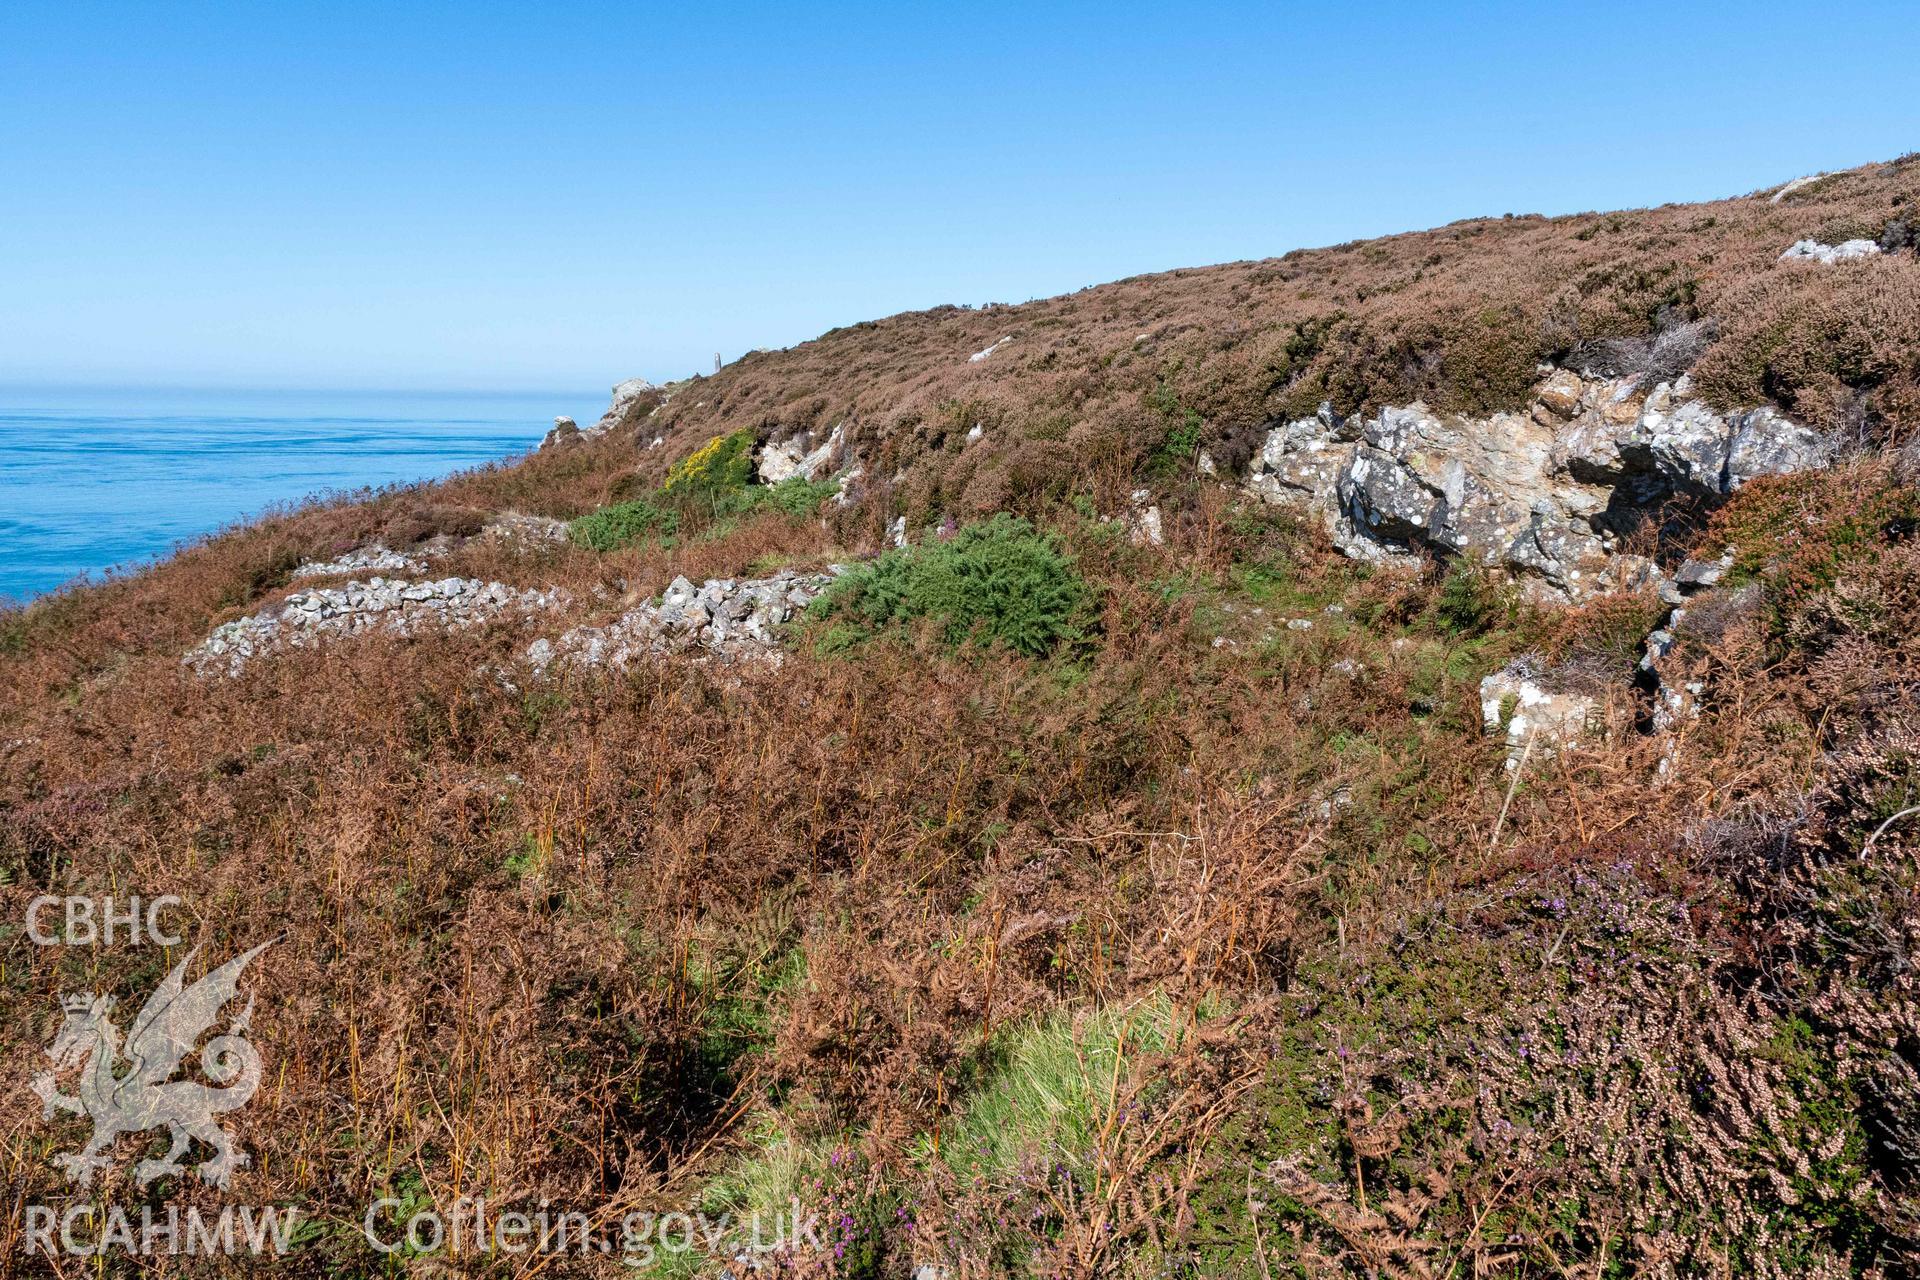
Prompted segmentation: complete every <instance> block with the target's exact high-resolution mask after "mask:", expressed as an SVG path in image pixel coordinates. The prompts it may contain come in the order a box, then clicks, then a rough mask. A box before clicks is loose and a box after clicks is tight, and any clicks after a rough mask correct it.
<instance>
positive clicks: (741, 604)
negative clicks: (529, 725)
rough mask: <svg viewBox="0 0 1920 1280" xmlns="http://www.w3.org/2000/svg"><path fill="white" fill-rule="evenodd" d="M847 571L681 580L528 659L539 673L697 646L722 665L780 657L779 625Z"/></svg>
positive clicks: (536, 648) (539, 648) (544, 644)
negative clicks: (695, 581)
mask: <svg viewBox="0 0 1920 1280" xmlns="http://www.w3.org/2000/svg"><path fill="white" fill-rule="evenodd" d="M841 572H843V570H842V568H841V566H839V565H835V566H832V567H831V568H829V569H828V571H827V572H825V573H816V574H799V573H795V572H794V571H792V570H791V569H783V570H781V571H780V572H779V573H776V574H774V575H773V576H772V577H770V578H748V579H745V580H736V579H733V578H710V579H708V580H707V581H706V582H704V583H702V584H700V585H699V586H697V587H696V586H695V585H694V584H693V583H692V582H690V581H688V580H687V579H686V578H684V577H680V578H675V579H674V580H673V582H672V583H671V584H670V585H669V586H668V587H667V589H666V591H665V593H663V594H662V595H661V597H660V599H659V600H658V601H652V600H649V601H648V602H646V603H645V604H642V605H641V606H640V607H639V608H637V609H633V610H630V611H628V612H627V613H624V614H622V615H621V616H620V617H618V618H616V619H614V620H613V621H612V622H610V623H607V624H606V625H604V626H598V627H575V628H573V629H572V630H570V631H568V632H566V633H565V634H564V635H562V636H561V637H560V638H559V639H558V640H557V641H556V640H545V639H541V640H536V641H534V642H533V644H531V645H530V646H528V648H527V652H526V659H527V663H528V665H530V666H531V667H533V668H534V669H535V670H536V671H545V670H547V669H549V668H550V667H553V666H555V665H556V664H557V665H570V666H580V667H613V668H621V667H627V666H630V665H632V664H633V663H634V662H636V661H638V660H640V659H642V658H644V657H647V656H648V655H651V654H665V653H676V652H682V651H686V650H693V649H698V650H702V651H704V652H705V653H707V654H708V655H710V656H712V657H715V658H718V659H720V660H722V661H729V662H731V661H737V660H740V659H743V658H773V659H776V660H777V659H778V656H779V652H778V650H779V643H780V639H779V628H780V627H781V626H783V625H784V624H785V623H786V622H787V621H788V620H789V619H790V618H792V617H793V615H794V614H795V613H796V612H798V611H799V610H801V609H804V608H806V607H807V605H808V604H810V603H811V602H812V601H813V600H814V599H815V598H816V597H817V596H819V594H820V593H821V592H822V591H824V590H826V588H827V587H828V585H829V584H831V583H832V582H833V580H834V578H835V577H836V576H838V575H839V574H840V573H841Z"/></svg>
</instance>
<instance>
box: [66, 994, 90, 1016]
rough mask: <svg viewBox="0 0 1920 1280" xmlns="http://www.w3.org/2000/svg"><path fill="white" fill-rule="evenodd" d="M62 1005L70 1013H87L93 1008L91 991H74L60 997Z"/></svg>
mask: <svg viewBox="0 0 1920 1280" xmlns="http://www.w3.org/2000/svg"><path fill="white" fill-rule="evenodd" d="M60 1007H61V1008H63V1009H65V1010H66V1011H67V1012H68V1013H85V1012H86V1011H87V1010H89V1009H91V1008H93V993H92V992H91V991H74V992H70V993H68V994H67V995H64V996H61V997H60Z"/></svg>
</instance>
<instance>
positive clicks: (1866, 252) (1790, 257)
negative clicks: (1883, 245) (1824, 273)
mask: <svg viewBox="0 0 1920 1280" xmlns="http://www.w3.org/2000/svg"><path fill="white" fill-rule="evenodd" d="M1879 253H1880V246H1879V245H1878V244H1875V243H1874V242H1873V241H1871V240H1843V241H1841V242H1840V243H1839V244H1821V243H1820V242H1819V241H1818V240H1796V241H1794V242H1793V244H1792V246H1791V247H1790V248H1788V250H1787V251H1786V252H1785V253H1783V254H1781V255H1780V261H1782V262H1817V263H1819V264H1821V265H1822V266H1826V267H1830V266H1832V265H1833V264H1834V263H1836V262H1852V261H1854V260H1856V259H1859V258H1873V257H1878V256H1879Z"/></svg>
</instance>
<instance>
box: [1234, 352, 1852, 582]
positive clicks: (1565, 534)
mask: <svg viewBox="0 0 1920 1280" xmlns="http://www.w3.org/2000/svg"><path fill="white" fill-rule="evenodd" d="M1688 392H1689V386H1688V384H1687V380H1686V379H1685V378H1682V379H1681V380H1680V381H1679V382H1678V383H1675V384H1671V385H1670V384H1666V383H1662V384H1660V385H1659V386H1657V387H1655V388H1654V389H1653V390H1652V391H1651V392H1648V393H1642V392H1641V391H1640V389H1639V387H1638V386H1637V384H1636V383H1635V382H1634V381H1633V380H1632V379H1587V378H1582V377H1581V376H1579V375H1578V374H1575V373H1572V372H1570V371H1567V370H1560V371H1556V372H1553V373H1551V374H1550V375H1549V376H1548V377H1546V378H1545V379H1544V380H1543V381H1542V382H1541V383H1540V385H1539V386H1538V387H1537V388H1536V392H1535V399H1534V402H1533V403H1532V405H1530V406H1529V408H1528V410H1527V411H1525V412H1521V413H1495V414H1492V415H1490V416H1488V417H1485V418H1468V417H1463V416H1458V415H1455V416H1449V417H1441V416H1438V415H1436V414H1433V413H1431V412H1429V411H1428V410H1427V409H1426V407H1425V406H1424V405H1420V404H1413V405H1409V406H1398V407H1389V408H1386V409H1382V410H1381V411H1380V412H1379V413H1377V414H1375V415H1373V416H1372V417H1371V418H1368V419H1365V420H1364V421H1354V420H1350V419H1349V420H1342V419H1340V418H1338V417H1337V416H1336V415H1334V414H1333V412H1332V411H1331V409H1330V408H1327V407H1325V406H1323V407H1322V409H1321V411H1320V413H1319V414H1317V415H1315V416H1314V417H1311V418H1302V419H1298V420H1295V421H1292V422H1286V423H1281V424H1279V425H1277V426H1275V427H1273V428H1272V429H1271V430H1270V431H1269V432H1268V433H1267V438H1266V441H1265V443H1264V445H1263V446H1262V448H1261V450H1260V452H1259V454H1258V455H1257V456H1256V457H1255V459H1254V462H1253V465H1252V468H1251V473H1250V474H1249V476H1248V478H1247V486H1248V488H1249V489H1251V490H1252V491H1253V492H1255V493H1257V494H1259V495H1260V496H1262V497H1263V498H1266V499H1267V500H1268V501H1272V502H1281V503H1293V504H1299V505H1304V506H1307V507H1309V508H1312V509H1315V510H1318V511H1319V512H1320V513H1321V515H1322V516H1323V518H1324V519H1325V520H1326V522H1327V525H1328V532H1329V533H1330V534H1331V535H1332V537H1333V540H1334V542H1335V544H1336V545H1337V546H1339V547H1340V548H1341V550H1343V551H1345V552H1346V553H1347V554H1349V555H1353V556H1359V557H1365V558H1368V559H1386V558H1391V557H1393V556H1396V555H1404V554H1408V553H1411V552H1417V551H1422V550H1426V551H1437V552H1441V553H1443V554H1447V555H1457V556H1462V557H1465V558H1468V559H1470V560H1472V561H1475V562H1477V563H1480V564H1485V565H1490V566H1497V567H1501V568H1505V569H1509V570H1512V571H1515V572H1518V573H1521V574H1524V575H1527V577H1528V578H1529V580H1530V581H1531V582H1532V583H1534V584H1535V585H1536V586H1537V587H1538V588H1539V590H1538V592H1537V594H1540V595H1544V596H1545V597H1547V598H1549V599H1561V600H1564V599H1571V598H1578V597H1581V596H1584V595H1588V594H1592V593H1593V592H1595V591H1598V590H1603V589H1607V588H1610V587H1614V586H1621V585H1633V584H1635V583H1637V582H1640V581H1644V580H1646V579H1647V578H1648V577H1650V576H1652V575H1653V574H1654V572H1655V570H1654V569H1653V566H1651V565H1650V564H1649V563H1648V562H1647V561H1645V560H1643V559H1641V558H1639V557H1637V556H1629V555H1625V554H1623V553H1621V552H1620V550H1619V547H1618V543H1619V541H1620V539H1621V538H1622V537H1623V536H1624V535H1625V534H1627V533H1628V532H1630V531H1631V530H1632V529H1633V528H1634V526H1635V525H1636V524H1637V523H1638V522H1639V521H1640V520H1641V519H1643V518H1645V517H1646V516H1647V515H1649V514H1651V513H1653V512H1655V511H1656V510H1657V508H1658V507H1659V506H1660V504H1662V503H1664V502H1665V501H1667V500H1668V499H1670V498H1672V497H1674V496H1676V495H1685V496H1691V497H1695V498H1701V499H1707V500H1713V499H1718V498H1720V497H1724V496H1725V495H1727V494H1729V493H1732V492H1733V491H1734V490H1736V489H1738V488H1739V487H1740V486H1741V485H1742V484H1744V483H1746V482H1747V481H1749V480H1751V479H1753V478H1754V477H1756V476H1762V475H1775V474H1781V473H1785V472H1790V471H1799V470H1805V469H1808V468H1811V467H1819V466H1824V465H1826V463H1827V462H1828V461H1829V459H1830V456H1831V446H1830V444H1829V442H1828V441H1826V440H1825V439H1824V438H1822V437H1821V436H1819V435H1818V434H1816V433H1815V432H1813V431H1810V430H1808V429H1807V428H1805V427H1802V426H1800V425H1798V424H1796V423H1794V422H1791V421H1789V420H1788V419H1786V418H1784V417H1782V416H1781V415H1780V414H1778V413H1777V412H1775V411H1774V410H1772V409H1768V408H1761V409H1754V410H1750V411H1748V412H1745V413H1735V414H1725V415H1723V414H1720V413H1717V412H1716V411H1714V410H1713V409H1712V408H1711V407H1709V406H1708V405H1706V404H1705V403H1703V402H1701V401H1699V400H1696V399H1693V398H1691V397H1690V395H1689V394H1688Z"/></svg>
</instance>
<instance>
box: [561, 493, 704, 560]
mask: <svg viewBox="0 0 1920 1280" xmlns="http://www.w3.org/2000/svg"><path fill="white" fill-rule="evenodd" d="M679 527H680V513H679V512H677V511H671V510H663V509H662V508H660V507H657V506H655V505H654V504H653V503H652V502H650V501H648V500H647V499H645V498H636V499H634V500H633V501H632V502H617V503H615V504H614V505H613V506H610V507H602V508H600V510H598V511H594V512H590V513H589V514H587V515H584V516H581V517H580V518H579V519H578V520H575V521H574V522H573V523H572V524H570V525H568V526H567V537H569V538H571V539H572V540H573V542H574V545H576V546H581V547H585V548H586V549H587V550H589V551H618V550H619V549H620V548H621V547H625V546H631V545H632V544H633V543H635V542H638V541H640V540H641V539H642V538H650V537H665V536H670V535H672V534H673V533H674V532H675V531H677V530H678V529H679Z"/></svg>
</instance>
